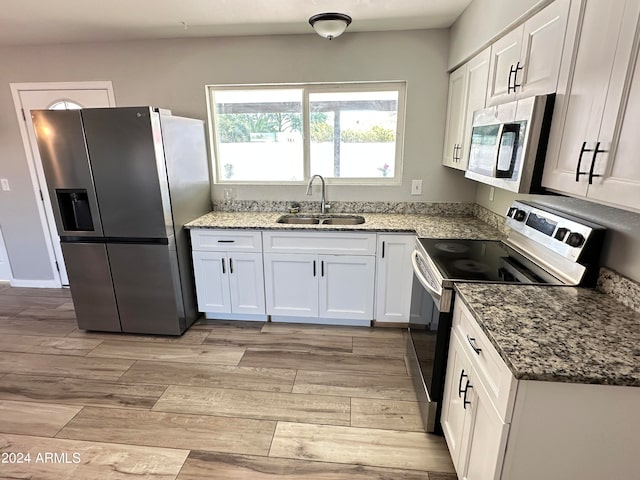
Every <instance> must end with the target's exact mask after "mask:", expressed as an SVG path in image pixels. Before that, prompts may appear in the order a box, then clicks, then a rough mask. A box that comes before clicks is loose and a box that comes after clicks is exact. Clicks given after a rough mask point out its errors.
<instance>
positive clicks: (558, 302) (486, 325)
mask: <svg viewBox="0 0 640 480" xmlns="http://www.w3.org/2000/svg"><path fill="white" fill-rule="evenodd" d="M456 290H457V292H458V296H457V298H458V300H462V301H463V302H464V303H465V304H466V305H467V306H468V307H469V310H470V311H471V313H472V314H473V315H474V317H475V319H476V321H477V322H478V324H479V325H480V327H481V328H482V330H483V331H484V332H485V333H486V335H487V337H489V340H490V341H491V343H492V344H493V346H494V347H495V348H496V349H497V351H498V353H499V354H500V356H501V357H502V359H503V360H504V361H505V363H506V364H507V366H508V367H509V368H510V369H511V372H512V373H513V375H514V376H515V377H516V378H518V379H523V380H542V381H553V382H570V383H593V384H606V385H626V386H640V313H637V312H635V311H634V310H632V309H630V308H629V307H626V306H624V305H622V304H621V303H619V302H617V301H615V300H614V299H613V298H612V297H611V296H609V295H605V294H602V293H599V292H597V291H595V290H590V289H586V288H573V287H539V286H522V285H488V284H477V283H476V284H471V283H469V284H457V285H456Z"/></svg>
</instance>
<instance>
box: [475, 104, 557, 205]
mask: <svg viewBox="0 0 640 480" xmlns="http://www.w3.org/2000/svg"><path fill="white" fill-rule="evenodd" d="M554 100H555V95H553V94H552V95H539V96H535V97H529V98H523V99H520V100H517V101H514V102H509V103H504V104H502V105H496V106H493V107H489V108H483V109H481V110H477V111H476V112H474V114H473V125H472V130H471V146H470V147H469V164H468V167H467V171H466V173H465V176H466V177H467V178H470V179H472V180H476V181H478V182H482V183H486V184H488V185H492V186H494V187H498V188H502V189H505V190H509V191H512V192H517V193H533V192H536V191H538V190H539V187H540V178H541V175H542V167H543V164H544V156H545V154H546V150H547V141H548V138H549V127H550V125H551V116H552V113H553V103H554Z"/></svg>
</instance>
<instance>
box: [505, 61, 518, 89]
mask: <svg viewBox="0 0 640 480" xmlns="http://www.w3.org/2000/svg"><path fill="white" fill-rule="evenodd" d="M514 73H515V70H514V69H513V65H511V67H510V68H509V79H508V80H507V93H511V89H512V88H513V91H514V92H515V91H516V89H515V87H512V86H511V77H512V76H513V74H514Z"/></svg>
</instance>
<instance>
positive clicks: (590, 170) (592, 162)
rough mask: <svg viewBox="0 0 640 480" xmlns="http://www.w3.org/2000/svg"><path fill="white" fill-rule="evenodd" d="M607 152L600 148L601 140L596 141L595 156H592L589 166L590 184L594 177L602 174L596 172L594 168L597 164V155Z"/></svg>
mask: <svg viewBox="0 0 640 480" xmlns="http://www.w3.org/2000/svg"><path fill="white" fill-rule="evenodd" d="M602 152H606V150H600V142H597V143H596V148H594V149H593V156H592V157H591V166H590V167H589V185H591V184H593V177H601V176H602V175H599V174H594V173H593V168H594V167H595V165H596V157H597V156H598V154H599V153H602Z"/></svg>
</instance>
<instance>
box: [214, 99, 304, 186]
mask: <svg viewBox="0 0 640 480" xmlns="http://www.w3.org/2000/svg"><path fill="white" fill-rule="evenodd" d="M213 101H214V123H215V132H216V143H217V163H218V178H219V179H220V180H223V181H224V180H229V181H301V180H303V177H304V168H303V142H302V89H263V90H257V89H256V90H217V91H214V96H213Z"/></svg>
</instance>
